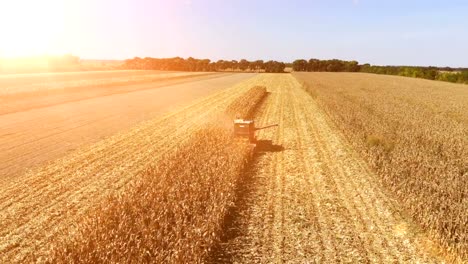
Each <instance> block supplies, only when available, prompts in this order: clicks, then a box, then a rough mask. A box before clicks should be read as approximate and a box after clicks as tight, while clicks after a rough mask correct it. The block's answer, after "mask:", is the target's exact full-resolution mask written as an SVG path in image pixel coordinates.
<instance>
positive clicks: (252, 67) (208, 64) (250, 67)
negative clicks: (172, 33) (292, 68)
mask: <svg viewBox="0 0 468 264" xmlns="http://www.w3.org/2000/svg"><path fill="white" fill-rule="evenodd" d="M123 67H124V68H126V69H139V70H162V71H251V72H284V69H285V68H286V64H285V63H283V62H278V61H273V60H270V61H267V62H264V61H263V60H255V61H248V60H246V59H241V60H239V61H237V60H218V61H216V62H215V61H211V60H209V59H195V58H192V57H189V58H187V59H184V58H181V57H175V58H162V59H159V58H150V57H146V58H139V57H135V58H133V59H128V60H125V62H124V65H123Z"/></svg>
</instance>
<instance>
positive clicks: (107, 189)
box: [0, 76, 263, 262]
mask: <svg viewBox="0 0 468 264" xmlns="http://www.w3.org/2000/svg"><path fill="white" fill-rule="evenodd" d="M258 78H260V79H262V78H263V77H261V76H259V77H256V78H253V79H250V80H247V81H245V82H243V83H241V84H239V85H236V86H235V87H233V88H231V89H228V90H225V91H222V92H220V93H217V94H215V95H213V96H210V97H208V98H204V99H201V100H198V101H197V102H196V103H194V104H193V105H191V106H189V107H185V108H183V109H181V110H180V111H177V112H175V113H172V114H169V115H167V116H166V117H164V118H161V119H158V120H154V121H149V122H146V123H144V124H143V125H141V126H139V127H137V128H135V129H133V130H132V131H130V132H128V133H124V134H120V135H117V136H114V137H112V138H109V139H107V140H104V141H102V142H99V143H97V144H95V145H94V146H92V147H89V148H86V149H83V150H80V151H78V152H76V153H74V154H73V155H70V156H67V157H65V158H63V159H61V160H58V161H56V162H53V163H51V164H50V165H48V166H46V167H44V168H42V169H39V170H36V171H33V172H31V173H30V174H29V175H27V176H25V177H21V178H20V179H18V180H16V181H14V182H12V183H11V184H10V185H7V184H5V185H4V186H3V187H4V189H3V191H2V193H1V194H0V208H1V211H0V237H1V240H0V256H1V259H2V260H3V262H24V261H25V260H31V257H32V255H33V254H34V255H35V256H40V255H41V250H42V252H43V251H44V250H46V247H47V242H48V241H50V240H52V239H54V236H55V235H57V234H58V233H62V232H65V233H66V232H67V230H68V232H72V231H73V226H72V225H73V222H74V221H76V220H77V219H79V217H80V215H82V214H84V213H85V212H86V211H87V210H89V209H90V208H92V207H93V205H96V204H98V203H99V201H100V199H102V198H103V197H105V196H106V195H107V194H109V193H111V192H115V191H116V190H118V189H119V188H121V187H122V186H123V185H125V184H126V183H127V182H128V181H130V180H131V179H132V177H133V176H134V175H135V174H137V173H138V172H139V171H141V170H142V169H144V167H145V166H146V165H147V164H148V163H150V162H153V161H156V160H158V159H159V158H160V157H162V156H163V155H164V154H165V153H166V152H168V151H171V150H173V149H174V148H175V147H176V146H178V145H179V144H181V143H183V141H184V140H185V137H186V136H187V135H188V133H190V131H193V130H195V129H197V128H199V127H201V126H203V125H204V123H205V122H207V121H209V119H210V118H211V117H212V116H213V115H216V113H220V112H223V109H224V108H225V106H226V105H227V104H229V103H230V102H231V101H232V100H234V99H235V98H237V97H238V95H240V94H242V93H243V92H244V91H245V90H247V89H249V88H250V87H251V86H253V85H254V84H255V83H256V82H258V81H257V79H258Z"/></svg>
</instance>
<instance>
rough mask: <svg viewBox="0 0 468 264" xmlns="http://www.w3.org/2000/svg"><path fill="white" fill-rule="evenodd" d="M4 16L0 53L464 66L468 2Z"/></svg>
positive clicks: (115, 2)
mask: <svg viewBox="0 0 468 264" xmlns="http://www.w3.org/2000/svg"><path fill="white" fill-rule="evenodd" d="M13 2H15V4H12V3H13ZM1 17H3V20H2V18H1ZM0 23H1V24H2V25H1V26H0V33H1V38H2V39H1V41H0V56H2V55H3V56H12V55H17V56H23V55H24V56H26V55H31V54H38V53H44V52H46V53H64V52H67V53H68V52H69V53H72V54H74V55H77V56H80V57H81V58H86V59H126V58H132V57H135V56H139V57H147V56H148V57H174V56H181V57H189V56H192V57H196V58H209V59H212V60H218V59H242V58H245V59H248V60H254V59H263V60H270V59H274V60H280V61H293V60H295V59H297V58H305V59H309V58H319V59H332V58H337V59H345V60H351V59H354V60H358V61H359V62H360V63H366V62H368V63H372V64H379V65H426V66H427V65H437V66H453V67H460V66H462V67H468V52H467V51H468V1H461V0H448V1H442V0H440V1H436V0H426V1H423V0H413V1H411V0H391V1H390V0H329V1H325V0H323V1H319V0H311V1H266V0H265V1H264V0H258V1H254V0H250V1H248V0H237V1H214V0H212V1H208V0H172V1H163V0H68V1H59V0H42V1H37V0H15V1H13V0H0ZM2 43H3V46H2ZM32 45H35V46H34V47H32Z"/></svg>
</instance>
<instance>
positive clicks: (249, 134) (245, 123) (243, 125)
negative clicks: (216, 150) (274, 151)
mask: <svg viewBox="0 0 468 264" xmlns="http://www.w3.org/2000/svg"><path fill="white" fill-rule="evenodd" d="M276 126H278V124H273V125H268V126H264V127H255V121H254V120H244V119H236V120H234V136H236V137H243V138H248V139H249V142H250V143H252V144H255V143H256V142H257V138H256V137H255V131H258V130H262V129H266V128H270V127H276Z"/></svg>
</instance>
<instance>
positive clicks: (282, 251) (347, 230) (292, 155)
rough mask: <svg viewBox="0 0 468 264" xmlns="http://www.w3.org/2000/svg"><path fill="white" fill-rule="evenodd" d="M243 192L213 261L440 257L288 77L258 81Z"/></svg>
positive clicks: (361, 260)
mask: <svg viewBox="0 0 468 264" xmlns="http://www.w3.org/2000/svg"><path fill="white" fill-rule="evenodd" d="M258 85H264V86H266V87H268V91H269V92H271V94H270V96H269V97H268V98H267V100H266V102H265V104H264V106H263V107H262V108H261V109H260V111H259V112H258V114H257V118H258V119H259V120H260V122H262V123H275V122H279V125H280V126H279V129H278V130H277V131H275V130H265V131H261V132H260V133H259V139H260V141H265V142H268V141H269V140H272V142H271V143H269V144H268V147H263V148H260V150H259V153H258V154H257V155H255V156H254V160H253V161H254V163H253V165H252V167H251V168H250V169H249V171H248V172H247V176H246V177H251V180H250V183H249V184H250V185H249V186H246V192H245V193H246V196H245V197H243V198H242V199H240V201H241V203H240V204H237V205H236V208H237V210H238V212H237V213H236V214H235V215H237V217H236V218H235V219H233V220H232V223H231V225H230V226H228V227H227V230H230V232H231V235H230V236H227V238H226V237H225V238H224V240H223V241H222V242H221V243H220V248H221V249H220V251H221V252H218V253H217V254H216V256H215V257H214V260H213V262H214V263H220V262H221V263H232V262H237V263H252V262H253V263H280V262H292V263H307V262H311V263H314V262H317V263H334V262H347V263H366V262H367V263H369V262H371V263H389V262H390V263H393V262H397V263H405V262H409V263H418V262H419V263H438V262H440V261H442V260H443V259H439V257H438V256H435V255H434V252H432V251H431V250H432V248H430V247H426V246H427V244H426V243H429V242H427V241H430V240H428V239H427V238H426V237H425V236H424V234H423V233H420V231H419V230H418V229H417V228H415V227H414V226H413V225H412V224H411V222H410V221H409V220H408V219H407V218H406V217H405V215H404V213H403V212H400V211H399V208H398V204H397V203H396V202H395V201H394V200H392V199H391V198H390V197H389V196H388V195H386V193H385V191H383V190H382V189H381V188H380V184H379V178H378V176H377V175H376V174H374V173H373V172H372V171H371V170H370V169H369V168H368V167H367V164H366V163H365V162H364V161H363V160H362V159H360V157H359V156H358V155H357V154H356V153H355V152H354V151H353V149H352V148H351V147H350V146H349V145H348V144H347V143H346V140H345V139H344V138H343V137H342V136H341V134H340V133H339V132H338V131H337V130H336V128H335V127H334V125H333V123H332V122H331V121H330V120H329V119H328V117H327V115H326V114H325V113H324V112H323V111H322V110H321V109H320V108H319V107H318V105H317V103H316V102H315V101H314V100H313V99H312V97H310V96H308V94H307V93H306V92H305V91H303V90H302V89H301V85H300V84H299V83H298V82H297V81H296V80H295V79H294V78H293V77H291V76H289V75H273V76H271V77H270V78H269V79H267V80H265V82H264V83H259V84H258Z"/></svg>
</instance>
